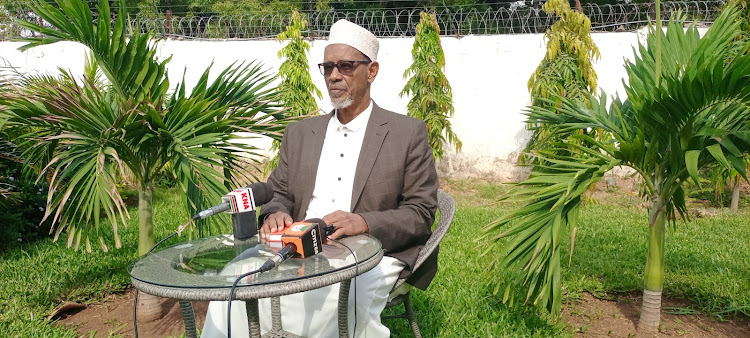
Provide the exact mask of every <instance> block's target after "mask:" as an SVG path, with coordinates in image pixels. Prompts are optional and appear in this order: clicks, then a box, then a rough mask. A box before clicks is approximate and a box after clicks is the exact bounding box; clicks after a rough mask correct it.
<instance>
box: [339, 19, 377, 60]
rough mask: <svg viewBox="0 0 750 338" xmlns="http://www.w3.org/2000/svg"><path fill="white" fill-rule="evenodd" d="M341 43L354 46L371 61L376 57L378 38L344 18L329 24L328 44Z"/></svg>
mask: <svg viewBox="0 0 750 338" xmlns="http://www.w3.org/2000/svg"><path fill="white" fill-rule="evenodd" d="M335 43H341V44H344V45H347V46H351V47H354V48H356V49H357V50H358V51H360V52H362V54H364V55H367V57H368V58H370V60H371V61H377V59H378V47H379V44H378V39H377V38H375V34H372V33H371V32H370V31H368V30H367V29H365V28H363V27H361V26H359V25H357V24H355V23H353V22H351V21H348V20H345V19H341V20H339V21H336V23H334V24H333V26H331V33H330V34H329V35H328V44H329V45H332V44H335Z"/></svg>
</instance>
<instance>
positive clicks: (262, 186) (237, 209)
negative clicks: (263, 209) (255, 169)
mask: <svg viewBox="0 0 750 338" xmlns="http://www.w3.org/2000/svg"><path fill="white" fill-rule="evenodd" d="M272 198H273V188H271V185H270V184H268V183H266V182H255V183H253V184H251V185H249V186H247V187H243V188H239V189H235V190H233V191H231V192H230V193H228V194H226V195H224V196H223V197H222V198H221V201H222V203H221V204H219V205H215V206H213V207H210V208H208V209H206V210H203V211H201V212H199V213H197V214H196V215H195V216H193V220H200V219H205V218H208V217H209V216H213V215H216V214H218V213H220V212H224V211H226V212H229V213H231V214H237V213H242V212H246V211H255V207H256V206H258V205H263V204H266V203H268V202H270V201H271V199H272Z"/></svg>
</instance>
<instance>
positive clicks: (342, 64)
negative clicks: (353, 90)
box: [318, 60, 363, 76]
mask: <svg viewBox="0 0 750 338" xmlns="http://www.w3.org/2000/svg"><path fill="white" fill-rule="evenodd" d="M357 62H363V61H345V60H343V61H339V62H337V63H333V62H325V63H321V64H319V65H318V66H319V67H320V72H321V73H322V74H323V75H326V76H327V75H331V72H333V68H338V70H339V72H340V73H341V74H343V75H351V74H352V73H353V72H354V64H355V63H357Z"/></svg>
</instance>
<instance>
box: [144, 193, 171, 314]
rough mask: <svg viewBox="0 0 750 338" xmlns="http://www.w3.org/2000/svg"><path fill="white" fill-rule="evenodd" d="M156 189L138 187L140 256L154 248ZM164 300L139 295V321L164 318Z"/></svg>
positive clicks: (145, 294) (147, 295)
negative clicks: (154, 199)
mask: <svg viewBox="0 0 750 338" xmlns="http://www.w3.org/2000/svg"><path fill="white" fill-rule="evenodd" d="M153 195H154V187H153V185H151V183H145V184H139V186H138V255H139V256H143V255H145V254H147V253H148V251H149V250H150V249H151V247H152V246H154V219H153ZM162 303H163V301H162V299H161V298H160V297H157V296H153V295H149V294H147V293H144V292H139V294H138V317H137V319H138V321H143V322H151V321H154V320H157V319H160V318H162V317H163V316H164V315H165V314H166V312H165V311H164V309H163V306H162Z"/></svg>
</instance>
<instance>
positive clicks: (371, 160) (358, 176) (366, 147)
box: [351, 101, 388, 212]
mask: <svg viewBox="0 0 750 338" xmlns="http://www.w3.org/2000/svg"><path fill="white" fill-rule="evenodd" d="M386 134H388V118H387V114H386V112H385V110H383V109H382V108H380V107H378V105H377V104H375V102H374V101H373V103H372V114H370V120H369V121H367V129H366V130H365V138H364V140H363V141H362V149H361V150H360V152H359V160H357V171H356V172H355V174H354V186H353V187H352V204H351V205H352V212H354V210H355V208H356V206H357V203H358V202H359V198H360V197H361V196H362V190H364V189H365V183H366V182H367V178H368V177H370V173H371V172H372V166H373V165H375V159H376V158H377V157H378V153H380V148H381V147H382V146H383V140H385V135H386Z"/></svg>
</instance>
